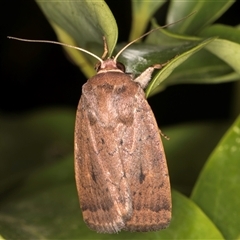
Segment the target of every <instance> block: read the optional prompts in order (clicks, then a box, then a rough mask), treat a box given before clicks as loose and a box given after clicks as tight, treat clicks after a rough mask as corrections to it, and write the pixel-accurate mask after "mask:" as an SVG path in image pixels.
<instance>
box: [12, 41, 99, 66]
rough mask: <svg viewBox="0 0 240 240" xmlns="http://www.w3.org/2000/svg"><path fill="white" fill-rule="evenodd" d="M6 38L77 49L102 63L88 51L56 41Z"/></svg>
mask: <svg viewBox="0 0 240 240" xmlns="http://www.w3.org/2000/svg"><path fill="white" fill-rule="evenodd" d="M8 38H9V39H14V40H18V41H22V42H37V43H52V44H57V45H61V46H65V47H69V48H74V49H77V50H79V51H82V52H85V53H87V54H89V55H91V56H92V57H95V58H96V59H97V60H98V61H100V62H101V63H103V60H102V59H101V58H100V57H98V56H97V55H95V54H93V53H91V52H89V51H87V50H85V49H83V48H80V47H75V46H72V45H70V44H66V43H61V42H56V41H48V40H31V39H24V38H16V37H11V36H8Z"/></svg>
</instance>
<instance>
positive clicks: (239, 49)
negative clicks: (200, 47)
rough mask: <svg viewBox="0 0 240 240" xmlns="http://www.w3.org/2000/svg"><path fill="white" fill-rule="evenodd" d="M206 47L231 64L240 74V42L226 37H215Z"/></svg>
mask: <svg viewBox="0 0 240 240" xmlns="http://www.w3.org/2000/svg"><path fill="white" fill-rule="evenodd" d="M206 49H207V50H209V51H210V52H211V53H213V54H215V55H216V56H218V57H219V58H220V59H222V60H223V61H225V62H226V63H227V64H228V65H229V66H231V67H232V68H233V69H234V70H235V71H236V72H237V73H238V74H239V76H240V64H239V62H240V44H238V43H235V42H231V41H228V40H224V39H215V40H214V41H212V42H211V43H210V44H209V45H208V46H206Z"/></svg>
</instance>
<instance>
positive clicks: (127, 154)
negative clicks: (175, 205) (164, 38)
mask: <svg viewBox="0 0 240 240" xmlns="http://www.w3.org/2000/svg"><path fill="white" fill-rule="evenodd" d="M155 30H156V29H153V30H151V31H149V32H148V33H146V34H144V35H142V36H141V37H139V38H138V39H136V40H134V41H132V42H131V43H129V44H127V45H126V46H125V47H124V48H123V49H122V50H121V51H120V52H119V53H118V54H117V55H116V56H115V57H114V58H106V56H107V53H108V50H107V46H106V41H104V43H105V44H104V46H105V47H104V49H105V51H104V54H103V56H102V58H100V57H98V56H96V55H94V54H93V53H91V52H88V51H87V50H85V49H82V48H78V47H74V46H71V45H68V44H64V43H59V42H55V41H47V40H28V39H20V38H15V37H9V38H12V39H16V40H21V41H27V42H44V43H54V44H59V45H63V46H68V47H71V48H75V49H78V50H80V51H83V52H86V53H88V54H90V55H92V56H94V57H95V58H97V59H98V60H99V63H98V64H97V65H96V70H97V74H96V75H95V76H93V77H91V78H90V79H88V80H87V82H86V83H85V84H84V85H83V87H82V96H81V98H80V101H79V104H78V109H77V113H76V123H75V137H74V144H75V146H74V155H75V163H74V165H75V179H76V185H77V192H78V196H79V201H80V207H81V209H82V214H83V219H84V221H85V223H86V224H87V225H88V227H89V228H90V229H92V230H94V231H97V232H99V233H117V232H119V231H121V230H126V231H137V232H147V231H157V230H160V229H164V228H166V227H167V226H168V225H169V223H170V220H171V210H172V203H171V190H170V181H169V175H168V168H167V163H166V157H165V153H164V148H163V145H162V140H161V136H160V132H159V129H158V125H157V122H156V119H155V117H154V114H153V112H152V110H151V107H150V106H149V104H148V102H147V100H146V97H145V93H144V88H145V87H146V86H147V84H148V83H149V81H150V80H151V75H152V73H153V71H154V69H161V68H162V67H163V66H164V65H165V64H162V65H161V64H155V65H153V66H150V67H148V68H147V69H146V70H145V71H144V72H142V74H141V75H140V76H138V77H137V78H133V77H132V75H130V74H127V73H126V72H125V67H124V65H123V64H122V63H119V62H118V61H117V58H118V56H119V55H120V54H121V53H122V52H123V51H124V50H125V49H126V48H127V47H128V46H129V45H131V44H132V43H134V42H136V41H137V40H139V39H140V38H142V37H144V36H146V35H148V34H149V33H151V32H152V31H155Z"/></svg>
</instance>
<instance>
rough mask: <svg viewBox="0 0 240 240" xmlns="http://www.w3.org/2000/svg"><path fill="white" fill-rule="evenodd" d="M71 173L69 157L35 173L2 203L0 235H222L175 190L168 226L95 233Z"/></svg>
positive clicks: (56, 237) (121, 236) (139, 237)
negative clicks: (84, 215) (83, 213)
mask: <svg viewBox="0 0 240 240" xmlns="http://www.w3.org/2000/svg"><path fill="white" fill-rule="evenodd" d="M73 176H74V173H73V161H72V157H69V158H67V159H65V160H64V161H61V162H59V163H58V164H55V165H54V166H52V167H50V168H48V169H45V170H44V171H39V172H38V173H35V174H34V175H33V176H32V177H31V178H30V179H29V181H28V182H27V183H26V184H25V185H24V186H23V187H22V188H19V190H18V191H16V192H15V193H14V194H12V196H11V199H8V201H5V202H4V203H3V204H2V209H1V213H0V232H1V235H2V236H3V237H4V238H6V239H78V238H83V239H112V238H113V237H114V239H129V238H131V239H162V238H163V239H165V238H171V239H179V238H182V239H185V238H194V239H202V238H206V237H211V238H217V239H222V237H221V234H220V233H219V232H218V230H217V229H216V227H215V226H214V225H213V224H212V222H211V221H209V219H208V218H207V217H206V216H205V215H204V214H203V212H202V211H201V210H200V209H199V208H198V207H197V206H196V205H195V204H194V203H193V202H192V201H191V200H189V199H187V198H186V197H183V196H182V195H181V194H179V193H177V192H175V191H173V195H172V196H173V218H172V222H171V225H170V227H169V228H168V229H166V230H163V231H159V232H149V233H129V232H120V233H119V234H116V235H110V234H97V233H96V232H93V231H91V230H89V229H88V228H87V226H86V224H85V223H84V222H83V220H82V217H81V210H80V208H79V203H78V198H77V193H76V186H75V183H74V179H73ZM66 223H67V224H66Z"/></svg>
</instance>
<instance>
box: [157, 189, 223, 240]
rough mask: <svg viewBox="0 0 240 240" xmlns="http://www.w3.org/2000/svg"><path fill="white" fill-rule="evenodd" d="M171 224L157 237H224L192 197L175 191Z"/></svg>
mask: <svg viewBox="0 0 240 240" xmlns="http://www.w3.org/2000/svg"><path fill="white" fill-rule="evenodd" d="M172 197H173V202H172V203H173V210H172V211H173V217H172V221H171V224H170V226H169V227H168V228H167V229H166V230H164V231H162V232H159V236H158V238H156V239H224V238H223V236H222V234H221V233H220V232H219V230H218V229H217V228H216V226H215V225H214V224H213V223H212V222H211V220H209V219H208V217H207V216H206V215H205V214H204V213H203V212H202V211H201V210H200V208H199V207H198V206H197V205H196V204H195V203H194V202H193V201H191V200H190V199H188V198H187V197H184V196H183V195H181V194H180V193H178V192H175V191H173V194H172Z"/></svg>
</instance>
